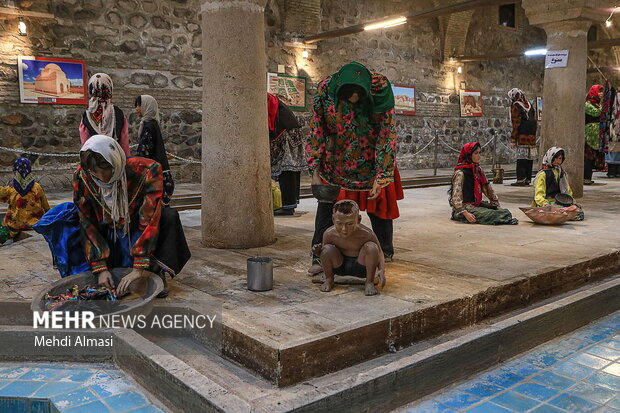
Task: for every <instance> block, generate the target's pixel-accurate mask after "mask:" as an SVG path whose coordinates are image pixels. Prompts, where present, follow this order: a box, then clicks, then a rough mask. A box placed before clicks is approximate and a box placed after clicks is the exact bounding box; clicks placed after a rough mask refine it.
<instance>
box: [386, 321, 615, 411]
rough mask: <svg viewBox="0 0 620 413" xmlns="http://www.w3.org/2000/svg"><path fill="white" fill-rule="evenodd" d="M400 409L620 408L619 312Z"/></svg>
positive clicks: (529, 409) (545, 409)
mask: <svg viewBox="0 0 620 413" xmlns="http://www.w3.org/2000/svg"><path fill="white" fill-rule="evenodd" d="M397 411H398V412H401V413H404V412H406V413H434V412H442V413H455V412H467V413H521V412H535V413H567V412H568V413H580V412H597V413H620V312H617V313H615V314H612V315H610V316H607V317H605V318H603V319H601V320H598V321H596V322H594V323H592V324H590V325H588V326H586V327H584V328H582V329H580V330H577V331H575V332H574V333H571V334H569V335H567V336H564V337H561V338H558V339H557V340H554V341H551V342H549V343H547V344H544V345H543V346H540V347H538V348H536V349H534V350H533V351H531V352H529V353H526V354H524V355H521V356H519V357H518V358H516V359H513V360H511V361H509V362H507V363H505V364H503V365H502V366H500V367H498V368H496V369H494V370H492V371H487V372H485V373H482V374H480V375H478V376H476V377H474V378H473V379H471V380H469V381H467V382H465V383H462V384H459V385H457V386H456V387H453V388H451V389H449V390H447V391H441V392H438V393H436V394H434V395H432V396H430V397H429V398H428V399H427V400H425V401H422V402H418V403H412V404H410V405H408V406H405V407H403V408H401V409H398V410H397Z"/></svg>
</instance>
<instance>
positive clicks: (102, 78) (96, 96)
mask: <svg viewBox="0 0 620 413" xmlns="http://www.w3.org/2000/svg"><path fill="white" fill-rule="evenodd" d="M113 88H114V84H113V83H112V79H111V78H110V76H108V75H106V74H105V73H95V74H94V75H92V76H91V78H90V79H89V81H88V95H89V96H90V99H89V100H88V115H89V119H90V120H92V122H90V123H91V125H92V127H93V129H95V131H96V132H97V134H98V135H105V136H109V137H114V127H115V125H116V114H115V113H114V105H112V103H111V102H110V99H111V98H112V89H113ZM118 138H119V137H117V139H118Z"/></svg>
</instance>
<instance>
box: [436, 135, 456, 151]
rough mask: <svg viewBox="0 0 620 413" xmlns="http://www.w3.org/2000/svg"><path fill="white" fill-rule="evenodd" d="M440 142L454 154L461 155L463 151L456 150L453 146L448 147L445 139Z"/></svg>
mask: <svg viewBox="0 0 620 413" xmlns="http://www.w3.org/2000/svg"><path fill="white" fill-rule="evenodd" d="M439 142H441V143H443V144H444V146H446V147H447V148H448V149H450V150H451V151H452V152H456V153H461V151H459V150H458V149H454V148H453V147H452V146H450V145H448V144H447V143H446V142H444V140H443V139H441V138H439Z"/></svg>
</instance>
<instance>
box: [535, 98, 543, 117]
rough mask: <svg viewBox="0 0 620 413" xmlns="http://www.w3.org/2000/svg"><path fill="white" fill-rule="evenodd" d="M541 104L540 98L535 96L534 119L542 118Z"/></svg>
mask: <svg viewBox="0 0 620 413" xmlns="http://www.w3.org/2000/svg"><path fill="white" fill-rule="evenodd" d="M542 106H543V102H542V98H541V97H537V98H536V119H537V120H538V121H541V120H542Z"/></svg>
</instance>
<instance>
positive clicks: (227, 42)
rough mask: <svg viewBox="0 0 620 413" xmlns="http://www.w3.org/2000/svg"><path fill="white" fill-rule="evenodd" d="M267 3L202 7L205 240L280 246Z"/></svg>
mask: <svg viewBox="0 0 620 413" xmlns="http://www.w3.org/2000/svg"><path fill="white" fill-rule="evenodd" d="M266 3H267V0H207V1H205V2H204V3H203V5H202V39H203V40H202V64H203V66H202V73H203V86H202V87H203V92H202V109H203V116H202V162H203V165H202V243H203V245H204V246H208V247H216V248H252V247H260V246H264V245H268V244H270V243H272V242H274V241H275V233H274V223H273V211H272V200H271V189H270V188H271V187H270V184H271V170H270V161H269V138H268V127H267V91H266V73H265V68H266V67H267V66H266V54H265V27H264V22H263V19H264V7H265V5H266Z"/></svg>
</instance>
